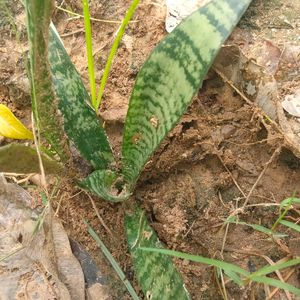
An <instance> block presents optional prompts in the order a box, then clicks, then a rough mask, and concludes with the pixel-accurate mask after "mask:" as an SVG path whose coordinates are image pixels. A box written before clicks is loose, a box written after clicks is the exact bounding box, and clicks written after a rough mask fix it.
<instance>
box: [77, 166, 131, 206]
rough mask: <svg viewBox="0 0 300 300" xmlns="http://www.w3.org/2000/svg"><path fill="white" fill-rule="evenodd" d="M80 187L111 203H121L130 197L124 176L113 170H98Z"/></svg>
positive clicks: (82, 182) (83, 181)
mask: <svg viewBox="0 0 300 300" xmlns="http://www.w3.org/2000/svg"><path fill="white" fill-rule="evenodd" d="M79 186H80V187H82V188H84V189H87V190H89V191H90V192H93V193H94V194H96V195H97V196H99V197H101V198H102V199H105V200H107V201H111V202H121V201H124V200H126V199H127V198H128V197H129V196H130V191H129V188H127V185H126V183H124V181H123V180H122V176H120V175H119V174H118V173H116V172H114V171H111V170H96V171H94V172H93V173H92V174H90V175H89V176H88V177H86V178H85V179H84V180H82V181H81V182H80V183H79Z"/></svg>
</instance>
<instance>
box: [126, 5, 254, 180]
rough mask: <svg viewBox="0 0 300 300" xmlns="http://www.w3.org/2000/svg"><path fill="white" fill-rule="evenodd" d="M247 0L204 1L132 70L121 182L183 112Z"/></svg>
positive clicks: (137, 169) (132, 175)
mask: <svg viewBox="0 0 300 300" xmlns="http://www.w3.org/2000/svg"><path fill="white" fill-rule="evenodd" d="M250 2H251V0H213V1H211V2H209V3H208V4H207V5H206V6H204V7H202V8H200V9H199V10H198V11H197V12H195V13H193V14H192V15H191V16H189V17H188V18H187V19H185V21H183V22H182V23H181V24H180V25H179V26H178V27H176V29H175V30H174V31H173V32H172V33H171V34H169V35H168V36H167V37H166V38H165V39H164V40H163V41H162V42H161V43H160V44H159V45H158V46H157V47H156V48H155V50H154V51H153V52H152V54H151V56H150V57H149V58H148V60H147V61H146V63H145V64H144V66H143V67H142V69H141V71H140V72H139V74H138V77H137V80H136V83H135V86H134V89H133V93H132V96H131V99H130V103H129V110H128V113H127V117H126V123H125V132H124V138H123V148H122V154H123V162H122V165H123V169H122V173H123V174H124V178H125V180H126V181H128V182H130V183H135V181H136V180H137V178H138V176H139V173H140V172H141V170H142V169H143V167H144V165H145V163H146V162H147V161H148V159H149V157H150V156H151V155H152V154H153V152H154V150H155V149H156V148H157V147H158V146H159V144H160V143H161V141H162V139H163V138H164V137H165V136H166V134H167V133H168V132H169V131H170V130H171V129H172V128H173V127H174V126H175V124H176V123H177V122H178V120H179V118H180V117H181V116H182V114H183V113H184V112H185V111H186V109H187V106H188V105H189V104H190V102H191V99H192V97H193V95H195V93H196V92H197V91H198V89H199V87H200V86H201V84H202V81H203V79H204V77H205V75H206V73H207V71H208V70H209V68H210V66H211V65H212V63H213V61H214V58H215V56H216V55H217V53H218V51H219V49H220V47H221V46H222V44H223V43H224V41H225V40H226V38H227V37H228V35H229V34H230V33H231V31H232V30H233V28H234V26H235V25H236V24H237V22H238V21H239V19H240V18H241V16H242V15H243V13H244V12H245V10H246V9H247V7H248V5H249V4H250Z"/></svg>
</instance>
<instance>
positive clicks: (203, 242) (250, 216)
mask: <svg viewBox="0 0 300 300" xmlns="http://www.w3.org/2000/svg"><path fill="white" fill-rule="evenodd" d="M16 3H17V1H16ZM129 3H130V1H110V0H102V1H98V2H97V3H94V2H93V4H92V9H91V13H92V15H93V17H95V18H99V19H109V20H113V19H114V20H119V19H121V18H122V16H123V15H124V12H125V11H126V9H127V7H128V6H129ZM58 5H59V3H58ZM63 7H65V8H66V7H67V8H69V9H72V10H73V11H76V12H80V11H81V8H80V7H81V1H76V0H68V1H67V0H66V1H63ZM13 9H14V10H15V13H16V14H17V15H19V14H20V15H21V13H20V12H21V9H22V8H21V7H19V6H17V5H16V6H15V7H13ZM299 15H300V5H299V4H298V3H296V4H295V2H294V1H291V0H285V1H277V0H273V1H263V0H257V1H254V3H253V4H252V5H251V7H250V8H249V10H248V12H247V14H246V15H245V17H244V18H243V20H242V21H241V23H240V25H239V28H237V30H236V31H235V33H234V35H233V37H232V39H231V41H232V43H235V44H236V45H239V47H241V48H245V51H246V50H247V49H246V48H247V47H246V44H247V43H248V44H250V47H248V49H249V48H251V43H252V41H257V39H261V40H264V39H268V40H269V41H271V42H272V43H274V44H275V45H277V46H278V49H280V50H281V51H284V49H285V47H286V45H294V46H299V44H300V40H299V39H300V19H299ZM68 17H69V16H68V14H66V13H65V12H62V11H59V10H56V11H55V14H54V16H53V19H54V23H55V24H56V26H57V28H58V31H59V32H60V34H61V35H62V38H63V40H64V42H65V45H66V48H67V50H68V52H69V54H70V55H71V57H72V60H73V62H74V63H75V64H76V66H77V68H78V70H79V72H80V74H81V75H82V77H83V79H84V81H85V83H87V82H88V75H87V74H88V73H87V67H86V65H87V64H86V55H85V46H84V32H83V22H82V20H81V19H68ZM135 20H137V21H138V22H136V23H132V24H131V25H130V26H129V28H128V30H127V31H126V35H125V37H124V39H123V42H122V45H121V47H120V49H119V51H118V56H117V58H116V59H115V61H114V64H113V69H112V71H111V74H110V77H109V83H108V86H107V89H106V91H105V96H104V100H103V104H102V108H101V116H102V117H103V119H104V120H105V121H106V129H107V132H108V135H109V138H110V141H111V143H112V145H113V150H114V152H115V154H116V155H120V143H121V136H122V128H123V123H124V118H125V115H126V110H127V105H128V99H129V96H130V92H131V89H132V86H133V83H134V80H135V77H136V74H137V72H138V70H139V68H140V67H141V65H142V63H143V62H144V61H145V59H146V57H147V55H148V54H149V53H150V51H151V50H152V49H153V48H154V47H155V45H156V44H157V43H158V42H159V41H160V40H161V39H162V38H163V36H165V34H166V32H165V29H164V28H165V27H164V25H165V8H164V6H163V5H162V4H161V3H158V2H153V1H148V0H145V1H141V4H140V7H139V8H138V10H137V13H136V16H135ZM117 29H118V25H115V24H106V23H102V22H94V23H93V38H94V57H95V59H96V66H97V69H98V70H102V69H103V66H104V64H105V58H106V56H107V54H108V51H109V48H110V46H111V44H112V40H113V38H114V34H115V32H116V30H117ZM1 30H2V34H3V35H6V39H5V41H3V40H0V41H1V43H0V52H2V53H4V54H5V53H7V52H8V51H10V50H9V49H14V51H13V52H12V54H13V55H9V56H8V55H6V56H5V55H4V54H3V55H2V54H1V56H2V58H0V60H1V59H2V61H1V65H0V67H1V74H0V96H1V103H2V102H5V103H7V104H8V105H9V106H10V107H11V108H12V109H13V110H14V111H15V113H16V114H17V115H18V116H19V117H21V118H22V120H23V121H24V122H25V123H27V124H30V115H29V111H30V109H29V107H28V103H25V102H24V99H26V98H24V95H23V96H22V94H21V95H20V90H21V88H22V87H21V88H20V85H16V84H15V83H14V82H15V81H16V80H17V81H18V82H20V80H19V78H22V76H23V75H22V71H21V70H22V66H21V65H22V60H20V53H22V47H20V43H18V42H16V41H15V35H14V34H13V33H12V32H13V31H12V28H11V26H10V25H9V23H8V25H7V24H6V25H5V24H4V25H3V26H2V28H1ZM21 32H22V29H21ZM20 39H21V44H22V45H24V43H22V39H23V36H22V34H21V37H20ZM229 43H230V42H229ZM253 43H254V42H253ZM23 47H24V46H23ZM25 50H26V46H25ZM298 54H299V53H298ZM5 57H6V58H5ZM5 59H6V61H4V60H5ZM18 63H19V64H20V68H18V66H19V64H18ZM289 63H290V62H289ZM298 63H300V62H299V56H298ZM16 65H17V68H16V67H15V66H16ZM295 68H296V73H293V74H294V75H293V74H291V72H292V70H293V71H294V70H295ZM299 68H300V64H299V65H297V61H296V65H295V64H293V65H292V66H288V65H284V64H283V65H282V66H281V68H279V70H280V72H281V73H280V72H279V73H278V72H277V73H276V74H275V78H276V79H277V82H278V83H279V90H278V91H279V97H283V96H284V95H285V94H286V93H288V92H291V91H293V90H295V89H296V88H297V87H298V88H299V86H300V77H299ZM289 70H290V71H291V72H289ZM100 76H101V72H98V76H97V80H98V81H99V78H100ZM15 78H17V79H15ZM14 80H15V81H14ZM15 89H16V90H17V93H18V95H19V96H20V99H22V101H21V103H16V102H15V100H16V96H15V94H13V92H14V90H15ZM25 90H26V88H25ZM25 94H26V93H25ZM263 120H264V118H262V115H261V114H260V112H259V111H258V110H257V109H256V107H255V106H253V105H251V103H247V102H246V101H245V100H244V99H242V98H241V97H240V96H239V95H238V94H237V93H236V92H235V91H234V90H233V89H232V87H231V86H230V85H228V84H226V83H225V82H224V81H223V80H222V79H221V77H219V76H218V75H217V74H216V73H215V72H214V71H211V72H210V74H209V76H208V77H207V80H206V81H205V82H204V85H203V88H202V89H201V91H200V92H199V93H198V95H197V96H196V97H195V99H194V101H193V103H192V104H191V106H190V107H189V109H188V111H187V113H186V114H185V115H184V116H183V118H182V119H181V122H180V124H178V125H177V126H176V128H175V129H174V130H173V131H172V132H171V133H170V134H169V135H168V137H167V138H166V139H165V141H164V142H163V143H162V145H161V147H160V148H159V149H158V150H157V152H156V154H155V155H154V157H153V158H152V160H151V162H150V163H149V164H148V165H147V167H146V169H145V171H144V172H143V173H142V176H141V178H140V180H139V182H138V185H137V187H136V191H135V193H134V195H133V196H132V197H131V199H130V201H129V202H128V203H125V204H110V203H106V202H104V201H102V200H100V199H97V198H96V197H93V199H94V203H95V205H96V207H97V211H98V214H99V215H100V216H101V218H102V221H103V224H105V226H103V224H100V222H99V218H98V217H97V214H96V211H95V210H94V208H93V206H92V203H91V201H90V198H89V196H88V195H87V194H85V193H84V192H81V191H80V190H78V189H76V187H74V185H72V184H71V183H70V180H69V181H66V183H64V185H61V186H60V192H59V195H58V197H57V199H56V200H55V201H54V207H55V209H57V214H58V216H59V217H60V218H61V219H62V221H63V224H64V225H65V228H66V229H67V231H68V233H69V234H70V236H71V237H72V238H74V239H76V240H77V241H78V242H80V243H81V244H82V245H84V246H85V247H86V248H87V249H88V250H89V251H91V253H92V254H93V255H94V257H96V259H97V261H98V263H99V265H100V267H101V268H102V269H103V270H104V271H105V272H108V277H109V279H110V280H111V282H112V283H113V284H112V285H113V286H114V290H115V291H114V299H128V296H127V295H126V292H125V291H124V288H123V287H122V285H121V284H119V283H118V284H117V283H116V281H115V280H116V279H115V275H114V273H113V272H112V271H111V270H109V267H108V266H107V265H106V264H105V263H104V262H103V260H102V256H101V254H100V251H98V249H97V246H96V245H95V243H94V242H93V240H92V238H91V237H90V236H89V235H88V234H87V232H86V229H85V226H84V225H83V222H82V218H83V217H84V218H86V219H87V220H88V221H89V222H90V224H91V225H92V226H93V227H94V228H95V229H96V230H97V232H98V234H99V236H100V237H101V239H102V240H103V241H104V242H105V244H106V245H107V247H108V248H109V249H110V251H111V252H112V254H113V256H114V257H115V258H116V260H117V261H118V262H119V263H120V265H121V267H122V268H123V270H125V273H126V275H127V276H128V278H129V279H130V280H132V282H133V283H134V285H135V286H136V287H137V285H136V282H135V281H134V274H133V271H132V265H131V260H130V255H129V253H128V251H127V245H126V240H125V236H124V227H123V216H124V212H125V210H126V209H129V208H130V206H131V204H132V203H133V202H135V201H138V202H139V203H140V204H141V205H142V206H143V207H144V208H145V209H146V211H147V215H148V219H149V220H150V222H151V225H152V226H153V228H154V229H155V230H156V231H157V233H158V236H159V238H160V239H161V241H163V242H164V243H165V244H166V246H167V247H168V248H170V249H176V250H178V251H184V252H188V253H192V254H198V255H202V256H206V257H211V258H217V259H224V260H225V261H228V262H232V263H235V264H237V265H240V266H242V267H244V268H250V270H253V269H257V268H259V267H261V266H263V265H266V264H268V263H269V261H268V260H269V259H271V260H272V261H274V262H275V261H278V260H279V259H282V258H285V257H289V256H291V255H299V248H300V239H299V235H298V236H297V235H296V234H295V233H294V232H292V231H288V230H287V229H286V228H284V227H280V226H279V227H278V231H280V232H284V233H287V234H288V236H289V237H288V238H282V239H278V240H272V239H270V238H269V237H268V236H266V235H265V234H262V233H260V232H258V231H255V230H253V229H251V228H250V227H248V226H242V225H235V224H231V225H229V226H226V224H224V220H225V219H226V218H228V217H229V216H230V215H236V216H237V217H238V219H239V220H240V221H244V222H247V223H249V224H261V225H263V226H265V227H268V228H271V227H272V225H273V224H274V222H275V221H276V219H277V218H278V215H279V208H278V204H279V203H280V201H282V200H283V199H285V198H287V197H290V196H291V195H293V194H294V193H296V195H298V196H299V192H300V169H299V165H300V161H299V159H298V158H296V157H295V156H294V155H293V152H292V151H290V150H289V149H287V148H282V149H280V146H281V145H282V141H283V138H282V135H281V134H280V133H278V132H276V130H275V129H274V127H272V126H271V125H270V124H268V122H263ZM6 142H7V141H4V142H3V143H6ZM292 150H293V149H292ZM258 179H259V180H258ZM63 182H64V181H63ZM250 191H251V194H250V197H248V195H249V193H250ZM245 202H246V206H245V207H244V210H243V213H239V214H237V209H238V208H240V207H243V205H244V204H245ZM299 217H300V212H299V209H298V210H297V209H294V210H292V211H291V212H290V213H289V214H288V219H290V220H291V221H294V222H296V221H297V220H298V221H299ZM174 262H175V264H176V266H177V268H178V270H179V271H180V272H181V274H182V276H183V278H184V281H185V283H186V287H187V289H188V290H189V291H190V293H191V295H192V297H193V299H197V300H198V299H199V300H200V299H222V295H221V293H220V290H221V289H220V285H218V282H219V281H220V279H218V278H217V276H216V273H215V272H214V270H213V269H212V268H211V267H207V266H204V265H200V264H195V263H192V262H188V261H182V260H174ZM289 271H290V270H289ZM287 273H288V272H284V271H283V272H282V275H283V277H284V278H286V276H287ZM299 274H300V270H299V268H298V269H297V268H295V269H294V272H293V273H292V274H291V275H290V276H289V279H288V280H289V283H291V284H294V285H295V286H297V287H300V281H299ZM137 289H138V287H137ZM226 290H227V296H228V299H266V298H267V295H268V293H269V292H270V290H269V289H268V288H264V287H263V286H262V285H256V284H252V285H251V287H250V288H248V289H240V288H238V287H237V286H236V285H234V284H232V283H230V282H229V283H228V284H227V285H226ZM271 290H272V289H271ZM273 299H286V294H285V293H284V292H280V293H277V294H276V295H275V296H274V297H273Z"/></svg>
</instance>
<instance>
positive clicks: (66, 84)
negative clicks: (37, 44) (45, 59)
mask: <svg viewBox="0 0 300 300" xmlns="http://www.w3.org/2000/svg"><path fill="white" fill-rule="evenodd" d="M49 61H50V66H51V71H52V80H53V85H54V88H55V92H56V95H57V97H58V99H59V109H60V111H61V113H62V116H63V120H64V129H65V132H66V133H67V135H68V137H69V139H70V140H72V141H73V142H74V144H75V146H76V147H77V149H78V150H79V151H80V153H81V155H82V156H83V157H84V158H85V159H86V160H88V161H89V162H90V163H91V164H92V166H93V167H94V168H95V169H105V168H109V167H110V164H111V163H112V162H113V161H114V158H113V154H112V151H111V148H110V145H109V142H108V140H107V136H106V134H105V131H104V129H103V127H102V122H101V121H100V120H99V119H98V117H97V114H96V112H95V111H94V110H93V109H92V108H91V107H90V105H89V101H90V100H89V95H88V93H87V91H86V89H85V87H84V85H83V82H82V80H81V78H80V76H79V74H78V72H77V70H76V68H75V66H74V65H73V63H72V62H71V60H70V58H69V55H68V54H67V52H66V50H65V48H64V45H63V43H62V41H61V39H60V37H59V35H58V33H57V31H56V29H55V27H54V25H53V24H51V26H50V40H49ZM100 184H101V183H99V185H100Z"/></svg>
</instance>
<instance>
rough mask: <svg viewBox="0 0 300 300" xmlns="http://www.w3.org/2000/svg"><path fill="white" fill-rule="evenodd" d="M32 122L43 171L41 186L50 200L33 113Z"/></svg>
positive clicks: (35, 143)
mask: <svg viewBox="0 0 300 300" xmlns="http://www.w3.org/2000/svg"><path fill="white" fill-rule="evenodd" d="M31 121H32V129H33V130H32V132H33V137H34V145H35V148H36V152H37V155H38V159H39V166H40V171H41V185H42V187H43V188H44V190H45V193H46V195H47V198H49V195H48V191H47V182H46V175H45V169H44V165H43V161H42V156H41V151H40V144H39V138H37V136H36V127H35V122H34V117H33V113H31ZM37 131H38V129H37ZM38 135H39V131H38Z"/></svg>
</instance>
